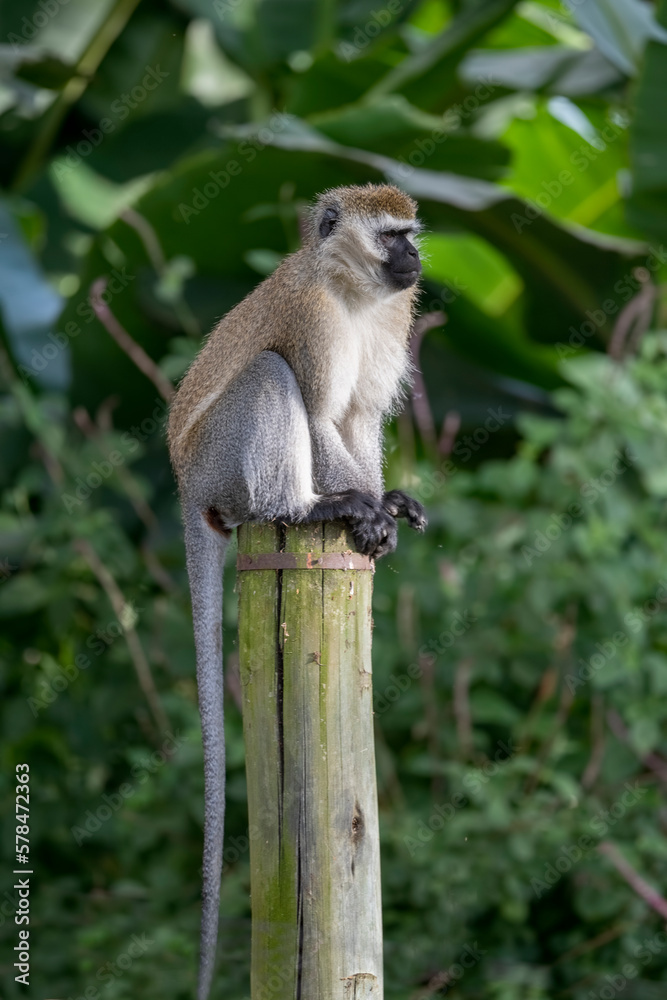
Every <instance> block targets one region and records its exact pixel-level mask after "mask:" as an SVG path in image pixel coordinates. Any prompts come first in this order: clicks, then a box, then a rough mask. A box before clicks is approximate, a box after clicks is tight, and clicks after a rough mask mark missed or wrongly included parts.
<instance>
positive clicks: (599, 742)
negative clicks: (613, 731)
mask: <svg viewBox="0 0 667 1000" xmlns="http://www.w3.org/2000/svg"><path fill="white" fill-rule="evenodd" d="M591 742H592V744H593V747H592V750H591V755H590V757H589V759H588V763H587V764H586V769H585V771H584V773H583V774H582V776H581V787H582V788H586V789H588V788H592V787H593V785H594V784H595V782H596V781H597V779H598V775H599V774H600V768H601V767H602V761H603V760H604V699H603V697H602V695H601V694H599V693H597V692H596V693H595V694H594V695H593V698H592V699H591Z"/></svg>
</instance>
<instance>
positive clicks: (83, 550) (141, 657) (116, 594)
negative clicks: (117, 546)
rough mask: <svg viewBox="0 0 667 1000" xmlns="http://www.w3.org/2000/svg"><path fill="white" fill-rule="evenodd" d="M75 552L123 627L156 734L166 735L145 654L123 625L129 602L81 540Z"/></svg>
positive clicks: (166, 723) (165, 719) (164, 717)
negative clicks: (153, 721)
mask: <svg viewBox="0 0 667 1000" xmlns="http://www.w3.org/2000/svg"><path fill="white" fill-rule="evenodd" d="M74 548H75V549H76V550H77V552H79V553H80V555H82V556H83V558H84V559H85V560H86V562H87V563H88V565H89V567H90V569H91V570H92V572H93V575H94V576H96V577H97V580H98V583H99V584H100V586H101V587H102V590H103V591H104V592H105V594H106V595H107V597H108V598H109V601H110V603H111V607H112V608H113V610H114V613H115V615H116V617H117V619H118V621H119V623H120V624H121V625H122V627H123V631H124V634H125V640H126V642H127V647H128V649H129V651H130V656H131V657H132V662H133V664H134V669H135V671H136V674H137V679H138V681H139V686H140V687H141V690H142V691H143V692H144V695H145V697H146V701H147V702H148V706H149V708H150V710H151V714H152V716H153V719H154V720H155V724H156V725H157V728H158V732H160V733H166V732H169V729H170V725H169V719H168V717H167V714H166V712H165V710H164V708H163V707H162V702H161V701H160V696H159V694H158V691H157V688H156V686H155V681H154V680H153V674H152V673H151V668H150V665H149V663H148V660H147V659H146V656H145V654H144V650H143V647H142V645H141V642H140V640H139V636H138V635H137V632H136V629H135V628H134V625H132V624H131V623H128V624H126V623H125V621H124V619H125V618H127V614H126V613H125V609H126V608H127V606H128V602H127V601H126V600H125V597H124V596H123V593H122V591H121V589H120V587H119V586H118V584H117V583H116V581H115V580H114V578H113V576H112V575H111V573H110V572H109V570H108V569H107V567H106V566H105V565H104V563H103V562H102V560H101V559H100V557H99V556H98V554H97V552H96V551H95V549H94V548H93V547H92V545H91V544H90V542H88V541H86V540H85V539H83V538H80V539H76V540H75V541H74Z"/></svg>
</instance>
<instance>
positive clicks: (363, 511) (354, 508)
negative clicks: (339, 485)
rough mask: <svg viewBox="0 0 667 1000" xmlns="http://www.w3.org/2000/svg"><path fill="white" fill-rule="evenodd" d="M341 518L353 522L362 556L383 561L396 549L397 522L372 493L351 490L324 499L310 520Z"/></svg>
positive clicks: (310, 513) (353, 531)
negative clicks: (385, 556)
mask: <svg viewBox="0 0 667 1000" xmlns="http://www.w3.org/2000/svg"><path fill="white" fill-rule="evenodd" d="M339 519H340V520H344V521H349V523H350V529H351V531H352V537H353V538H354V542H355V545H356V546H357V548H358V550H359V552H361V554H362V555H365V556H371V558H373V559H379V558H380V557H381V556H384V555H386V554H387V553H388V552H393V551H394V549H395V548H396V541H397V531H396V522H395V520H394V518H393V517H392V516H391V515H390V514H389V513H388V512H387V511H386V510H385V508H384V506H383V504H382V501H380V500H376V499H375V497H372V496H371V495H370V494H368V493H361V492H360V491H359V490H347V491H346V492H345V493H337V494H333V495H332V496H327V497H322V499H321V500H319V501H318V502H317V503H316V504H315V506H314V507H313V508H312V509H311V510H310V511H309V512H308V516H307V518H306V520H307V521H310V522H312V521H337V520H339Z"/></svg>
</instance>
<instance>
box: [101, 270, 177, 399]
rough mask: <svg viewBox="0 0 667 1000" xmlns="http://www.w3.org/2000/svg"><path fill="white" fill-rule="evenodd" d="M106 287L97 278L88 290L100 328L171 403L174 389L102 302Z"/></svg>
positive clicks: (102, 280) (103, 282)
mask: <svg viewBox="0 0 667 1000" xmlns="http://www.w3.org/2000/svg"><path fill="white" fill-rule="evenodd" d="M106 286H107V279H106V278H98V279H97V280H96V281H94V282H93V284H92V285H91V288H90V304H91V306H92V307H93V311H94V313H95V315H96V316H97V318H98V319H99V321H100V323H101V324H102V326H103V327H104V328H105V329H106V331H107V332H108V333H109V334H110V336H111V337H113V339H114V340H115V341H116V343H117V344H118V346H119V347H120V348H121V350H123V351H125V353H126V354H127V356H128V357H129V358H130V359H131V360H132V361H133V362H134V364H135V365H136V366H137V368H138V369H139V371H141V372H142V373H143V374H144V375H145V376H146V378H149V379H150V380H151V382H152V383H153V385H154V386H155V388H156V389H157V391H158V392H159V393H160V395H161V396H162V398H163V399H165V400H166V401H167V403H171V401H172V399H173V398H174V395H175V393H174V387H173V385H172V384H171V382H170V381H169V379H168V378H167V377H166V376H165V375H163V374H162V372H161V371H160V369H159V368H158V366H157V365H156V364H155V362H154V361H153V359H152V358H150V357H149V356H148V354H146V352H145V350H144V349H143V347H141V345H140V344H138V343H137V342H136V340H134V339H133V338H132V337H131V336H130V335H129V333H128V332H127V330H126V329H125V328H124V327H123V326H121V324H120V323H119V322H118V320H117V319H116V317H115V316H114V314H113V313H112V312H111V309H110V308H109V306H108V305H107V303H106V302H105V301H104V298H103V295H104V290H105V289H106Z"/></svg>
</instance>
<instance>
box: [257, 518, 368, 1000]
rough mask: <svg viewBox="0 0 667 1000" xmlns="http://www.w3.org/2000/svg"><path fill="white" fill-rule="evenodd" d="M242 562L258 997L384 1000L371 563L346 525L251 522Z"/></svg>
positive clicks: (274, 999)
mask: <svg viewBox="0 0 667 1000" xmlns="http://www.w3.org/2000/svg"><path fill="white" fill-rule="evenodd" d="M338 565H340V566H341V567H342V566H346V567H349V566H350V565H352V566H354V567H357V568H351V569H350V568H344V569H343V568H322V566H324V567H329V566H338ZM238 566H239V573H238V578H239V636H240V643H239V646H240V666H241V682H242V689H243V727H244V732H245V741H246V771H247V776H248V812H249V831H250V838H249V839H250V865H251V894H252V974H251V983H252V1000H352V998H355V1000H360V998H372V1000H382V997H383V981H382V913H381V902H380V845H379V836H378V814H377V791H376V782H375V752H374V744H373V708H372V687H371V628H372V622H371V593H372V582H373V574H372V572H371V568H372V566H371V563H370V561H369V560H367V559H366V558H365V557H363V556H360V555H358V554H356V553H355V552H354V550H353V543H352V541H351V538H350V537H349V536H348V534H347V532H346V529H345V527H344V526H343V525H342V524H340V523H333V524H332V523H328V524H320V523H318V524H312V525H302V526H299V527H290V528H284V527H280V526H275V525H244V526H243V527H242V528H240V529H239V564H238ZM266 566H272V567H277V566H278V567H281V568H251V567H266ZM308 567H310V568H308Z"/></svg>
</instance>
